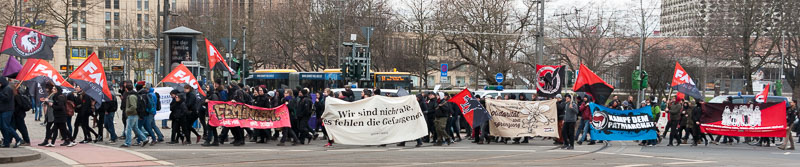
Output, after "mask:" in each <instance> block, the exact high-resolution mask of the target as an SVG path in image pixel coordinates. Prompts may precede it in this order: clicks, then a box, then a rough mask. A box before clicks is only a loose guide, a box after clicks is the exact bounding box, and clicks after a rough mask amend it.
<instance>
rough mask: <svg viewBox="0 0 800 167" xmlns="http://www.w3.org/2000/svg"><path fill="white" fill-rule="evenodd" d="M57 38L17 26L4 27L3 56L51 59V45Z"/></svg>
mask: <svg viewBox="0 0 800 167" xmlns="http://www.w3.org/2000/svg"><path fill="white" fill-rule="evenodd" d="M57 40H58V37H56V36H55V35H47V34H44V33H41V32H39V31H36V30H34V29H30V28H26V27H17V26H6V33H5V36H3V46H2V48H0V50H2V53H3V54H8V55H13V56H17V57H20V58H26V59H27V58H33V59H45V60H51V59H53V44H55V43H56V41H57Z"/></svg>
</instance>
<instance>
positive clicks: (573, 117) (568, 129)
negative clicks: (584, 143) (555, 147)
mask: <svg viewBox="0 0 800 167" xmlns="http://www.w3.org/2000/svg"><path fill="white" fill-rule="evenodd" d="M564 103H565V108H564V127H562V128H561V129H563V131H562V133H563V134H562V136H563V137H564V146H562V147H561V149H567V150H572V149H574V148H575V121H577V118H578V105H577V104H575V102H574V101H572V96H571V95H569V94H567V95H566V96H564Z"/></svg>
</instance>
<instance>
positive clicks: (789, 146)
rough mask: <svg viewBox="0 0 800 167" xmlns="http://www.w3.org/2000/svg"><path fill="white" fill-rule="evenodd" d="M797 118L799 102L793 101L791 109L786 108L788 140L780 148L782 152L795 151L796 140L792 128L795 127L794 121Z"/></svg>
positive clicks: (790, 104)
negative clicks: (793, 137)
mask: <svg viewBox="0 0 800 167" xmlns="http://www.w3.org/2000/svg"><path fill="white" fill-rule="evenodd" d="M796 116H797V100H792V102H791V103H789V107H788V108H786V125H788V126H787V127H786V138H785V139H784V140H783V145H781V146H780V147H778V149H781V150H794V139H792V127H793V126H795V125H793V124H794V121H795V119H796V118H795V117H796Z"/></svg>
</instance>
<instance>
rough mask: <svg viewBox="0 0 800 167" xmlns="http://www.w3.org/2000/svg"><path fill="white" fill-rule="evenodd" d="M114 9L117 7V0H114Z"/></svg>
mask: <svg viewBox="0 0 800 167" xmlns="http://www.w3.org/2000/svg"><path fill="white" fill-rule="evenodd" d="M114 9H119V0H114Z"/></svg>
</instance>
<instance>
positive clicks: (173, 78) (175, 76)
mask: <svg viewBox="0 0 800 167" xmlns="http://www.w3.org/2000/svg"><path fill="white" fill-rule="evenodd" d="M161 82H162V83H164V84H167V85H169V86H170V87H172V88H175V89H177V90H183V85H186V84H188V85H189V86H191V87H192V88H194V89H195V90H197V92H198V93H200V94H202V95H203V96H205V95H206V92H203V89H200V85H199V84H197V79H195V78H194V75H193V74H192V71H189V69H188V68H186V66H184V65H183V64H180V65H178V66H177V67H175V69H172V72H170V73H169V74H167V76H166V77H164V79H162V80H161Z"/></svg>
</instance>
